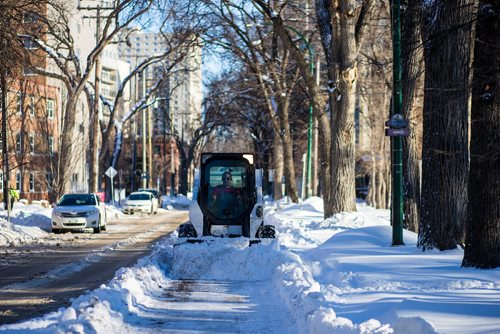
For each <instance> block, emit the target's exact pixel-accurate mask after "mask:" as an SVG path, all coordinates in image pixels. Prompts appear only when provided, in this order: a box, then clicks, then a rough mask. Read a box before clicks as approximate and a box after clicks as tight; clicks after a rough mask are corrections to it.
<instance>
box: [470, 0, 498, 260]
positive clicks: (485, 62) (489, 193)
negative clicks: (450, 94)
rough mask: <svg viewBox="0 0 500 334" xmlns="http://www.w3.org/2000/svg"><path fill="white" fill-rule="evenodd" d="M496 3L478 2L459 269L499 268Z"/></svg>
mask: <svg viewBox="0 0 500 334" xmlns="http://www.w3.org/2000/svg"><path fill="white" fill-rule="evenodd" d="M499 31H500V1H498V0H485V1H480V12H479V20H478V23H477V34H476V46H475V48H474V81H473V86H472V125H471V132H472V133H471V148H470V150H471V158H470V173H469V185H468V189H469V190H468V200H469V201H468V205H467V235H466V242H465V253H464V259H463V261H462V266H463V267H476V268H483V269H489V268H497V267H500V248H499V245H500V168H499V166H500V146H499V143H500V99H499V94H500V87H499V85H498V82H499V77H500V59H499V57H498V50H499V49H500V35H499Z"/></svg>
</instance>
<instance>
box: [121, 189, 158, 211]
mask: <svg viewBox="0 0 500 334" xmlns="http://www.w3.org/2000/svg"><path fill="white" fill-rule="evenodd" d="M135 212H145V213H156V212H158V200H157V199H156V198H155V197H154V196H153V194H151V193H150V192H146V191H137V192H133V193H131V194H130V195H129V196H128V198H127V199H126V200H125V203H123V213H135Z"/></svg>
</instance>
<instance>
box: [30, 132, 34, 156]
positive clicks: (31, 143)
mask: <svg viewBox="0 0 500 334" xmlns="http://www.w3.org/2000/svg"><path fill="white" fill-rule="evenodd" d="M29 141H30V152H31V153H35V135H34V134H32V133H30V137H29Z"/></svg>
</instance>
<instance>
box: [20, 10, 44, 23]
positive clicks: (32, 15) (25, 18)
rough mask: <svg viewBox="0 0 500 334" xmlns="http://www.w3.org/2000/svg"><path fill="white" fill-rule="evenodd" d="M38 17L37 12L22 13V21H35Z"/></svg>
mask: <svg viewBox="0 0 500 334" xmlns="http://www.w3.org/2000/svg"><path fill="white" fill-rule="evenodd" d="M39 18H40V17H39V16H38V14H37V13H33V12H28V13H25V14H24V15H23V23H35V22H37V21H38V19H39Z"/></svg>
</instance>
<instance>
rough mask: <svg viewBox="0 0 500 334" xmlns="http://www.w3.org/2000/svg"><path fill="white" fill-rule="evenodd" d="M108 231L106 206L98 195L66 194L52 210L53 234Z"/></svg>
mask: <svg viewBox="0 0 500 334" xmlns="http://www.w3.org/2000/svg"><path fill="white" fill-rule="evenodd" d="M89 228H92V229H93V230H94V233H100V232H101V231H105V230H106V206H105V204H104V203H101V201H100V200H99V197H98V196H97V195H96V194H65V195H63V196H62V197H61V198H60V199H59V201H58V202H57V204H56V207H55V208H54V209H53V210H52V232H54V233H59V232H63V231H64V230H68V231H69V230H84V229H89Z"/></svg>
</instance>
